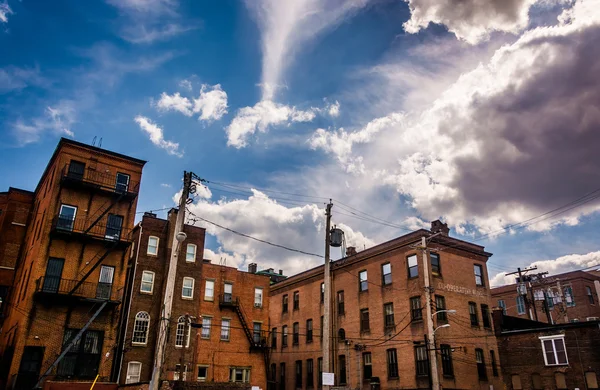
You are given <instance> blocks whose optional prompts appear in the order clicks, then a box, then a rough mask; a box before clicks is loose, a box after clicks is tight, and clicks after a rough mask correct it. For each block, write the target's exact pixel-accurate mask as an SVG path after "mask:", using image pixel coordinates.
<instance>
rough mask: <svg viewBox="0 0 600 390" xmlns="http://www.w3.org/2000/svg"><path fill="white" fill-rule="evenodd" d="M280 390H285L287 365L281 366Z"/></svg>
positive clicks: (282, 364)
mask: <svg viewBox="0 0 600 390" xmlns="http://www.w3.org/2000/svg"><path fill="white" fill-rule="evenodd" d="M279 390H285V363H281V364H280V365H279Z"/></svg>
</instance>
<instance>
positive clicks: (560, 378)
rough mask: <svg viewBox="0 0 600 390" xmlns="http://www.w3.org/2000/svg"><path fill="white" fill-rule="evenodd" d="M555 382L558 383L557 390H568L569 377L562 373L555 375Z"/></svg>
mask: <svg viewBox="0 0 600 390" xmlns="http://www.w3.org/2000/svg"><path fill="white" fill-rule="evenodd" d="M554 380H555V381H556V388H557V389H561V390H562V389H566V388H567V377H566V376H565V374H563V373H562V372H555V373H554Z"/></svg>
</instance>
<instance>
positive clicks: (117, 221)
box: [104, 214, 123, 241]
mask: <svg viewBox="0 0 600 390" xmlns="http://www.w3.org/2000/svg"><path fill="white" fill-rule="evenodd" d="M122 229H123V216H122V215H116V214H108V219H107V222H106V232H105V233H104V238H106V239H107V240H113V241H119V240H120V239H121V230H122Z"/></svg>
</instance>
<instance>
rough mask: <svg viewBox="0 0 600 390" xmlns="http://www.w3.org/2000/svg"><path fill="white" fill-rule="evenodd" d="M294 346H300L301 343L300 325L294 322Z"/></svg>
mask: <svg viewBox="0 0 600 390" xmlns="http://www.w3.org/2000/svg"><path fill="white" fill-rule="evenodd" d="M292 332H293V334H292V344H293V345H298V343H299V341H300V324H299V323H297V322H294V324H293V325H292Z"/></svg>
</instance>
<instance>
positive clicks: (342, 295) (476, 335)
mask: <svg viewBox="0 0 600 390" xmlns="http://www.w3.org/2000/svg"><path fill="white" fill-rule="evenodd" d="M438 232H439V233H440V234H438V235H436V236H434V237H432V235H433V233H438ZM422 237H428V238H430V241H429V245H428V246H429V248H430V250H429V252H428V255H429V257H430V259H431V263H430V265H429V271H430V275H432V276H431V286H432V291H433V293H432V295H431V302H429V303H428V302H427V300H426V295H425V291H424V286H425V285H424V272H423V271H424V269H423V261H422V257H423V256H422V254H421V251H420V250H417V249H415V244H419V243H420V242H421V238H422ZM490 256H491V254H490V253H488V252H485V251H484V248H483V247H482V246H479V245H475V244H471V243H468V242H465V241H461V240H458V239H455V238H451V237H449V236H448V228H447V226H446V225H445V224H442V223H440V222H439V221H435V222H434V223H432V230H431V231H429V230H424V229H421V230H417V231H415V232H412V233H409V234H407V235H404V236H401V237H399V238H396V239H394V240H391V241H388V242H385V243H383V244H380V245H377V246H374V247H372V248H369V249H366V250H364V251H362V252H359V253H356V252H355V251H353V250H352V249H351V248H349V251H348V253H347V256H346V257H345V258H343V259H341V260H338V261H335V262H333V263H332V267H331V269H332V290H331V291H332V300H333V311H332V313H333V315H332V318H333V324H332V335H331V337H332V338H331V340H332V346H333V347H332V356H331V359H330V361H331V362H332V368H333V370H332V372H333V373H334V374H335V384H336V386H347V387H352V388H363V389H369V388H370V384H371V383H378V384H379V386H380V388H382V389H391V388H427V387H428V386H429V363H428V358H427V350H426V347H425V342H424V335H425V333H427V330H426V326H425V324H424V321H423V320H424V317H425V315H426V314H425V313H426V311H425V310H424V309H425V305H427V304H431V305H432V313H435V312H437V311H440V310H456V313H455V314H450V313H447V312H440V313H437V314H436V315H435V316H434V317H435V318H434V326H435V327H436V328H437V327H440V326H442V325H450V326H446V327H443V328H439V329H438V330H437V332H436V333H435V342H436V351H437V352H436V358H437V362H438V368H439V375H438V376H439V378H440V382H441V385H442V386H443V388H455V389H465V388H470V389H489V388H491V386H494V387H495V388H501V387H502V378H501V377H500V363H499V358H498V349H497V344H496V337H495V335H494V332H493V329H492V319H491V312H490V307H491V304H492V299H491V295H490V289H489V284H488V273H487V269H486V262H487V260H488V259H489V257H490ZM323 291H324V287H323V266H319V267H316V268H313V269H310V270H308V271H305V272H302V273H300V274H297V275H295V276H291V277H289V278H288V279H286V280H284V281H282V282H279V283H277V284H274V285H273V286H271V294H270V300H271V303H270V305H271V309H270V312H271V327H272V329H271V335H272V337H271V340H270V342H271V347H272V352H271V364H270V367H269V379H270V383H271V388H272V389H281V390H284V389H312V388H319V387H321V385H322V383H321V373H322V370H323V366H322V361H323V360H322V352H321V351H322V323H323V309H324V307H323V300H324V298H323V295H324V294H323ZM319 297H320V299H319Z"/></svg>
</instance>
